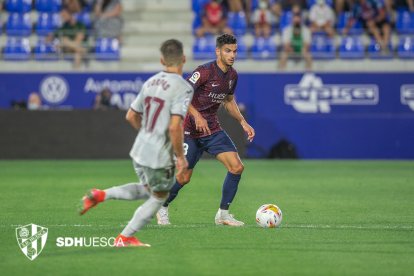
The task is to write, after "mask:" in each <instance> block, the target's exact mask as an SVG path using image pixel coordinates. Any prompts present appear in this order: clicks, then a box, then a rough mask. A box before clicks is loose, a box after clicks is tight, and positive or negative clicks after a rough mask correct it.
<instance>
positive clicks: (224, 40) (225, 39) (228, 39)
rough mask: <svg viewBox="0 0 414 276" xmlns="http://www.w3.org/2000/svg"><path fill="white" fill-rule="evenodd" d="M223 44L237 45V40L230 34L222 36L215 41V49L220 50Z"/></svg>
mask: <svg viewBox="0 0 414 276" xmlns="http://www.w3.org/2000/svg"><path fill="white" fill-rule="evenodd" d="M225 44H237V38H236V37H235V36H233V35H231V34H222V35H220V36H219V37H217V39H216V47H217V48H221V47H223V46H224V45H225Z"/></svg>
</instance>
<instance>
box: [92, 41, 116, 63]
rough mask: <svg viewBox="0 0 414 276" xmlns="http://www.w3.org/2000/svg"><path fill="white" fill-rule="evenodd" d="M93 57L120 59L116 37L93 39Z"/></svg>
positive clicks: (108, 59)
mask: <svg viewBox="0 0 414 276" xmlns="http://www.w3.org/2000/svg"><path fill="white" fill-rule="evenodd" d="M95 59H96V60H99V61H116V60H119V59H120V45H119V40H118V39H116V38H98V39H96V41H95Z"/></svg>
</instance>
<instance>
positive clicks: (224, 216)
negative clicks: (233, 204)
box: [214, 209, 244, 226]
mask: <svg viewBox="0 0 414 276" xmlns="http://www.w3.org/2000/svg"><path fill="white" fill-rule="evenodd" d="M214 221H215V223H216V225H228V226H243V225H244V222H242V221H239V220H237V219H235V218H234V217H233V215H232V214H229V210H221V209H219V210H218V211H217V214H216V218H215V219H214Z"/></svg>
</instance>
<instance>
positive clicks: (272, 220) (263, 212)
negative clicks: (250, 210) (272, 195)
mask: <svg viewBox="0 0 414 276" xmlns="http://www.w3.org/2000/svg"><path fill="white" fill-rule="evenodd" d="M281 222H282V210H280V208H279V207H277V206H276V205H275V204H264V205H262V206H260V208H259V209H258V210H257V212H256V223H257V224H258V225H259V226H261V227H263V228H276V227H278V226H279V225H280V223H281Z"/></svg>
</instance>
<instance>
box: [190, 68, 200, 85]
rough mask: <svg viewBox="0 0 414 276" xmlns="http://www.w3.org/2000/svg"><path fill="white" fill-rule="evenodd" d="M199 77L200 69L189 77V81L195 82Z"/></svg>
mask: <svg viewBox="0 0 414 276" xmlns="http://www.w3.org/2000/svg"><path fill="white" fill-rule="evenodd" d="M199 78H200V73H199V72H198V71H195V72H194V73H193V75H192V76H191V78H190V79H189V81H190V82H192V83H194V84H195V83H196V82H197V81H198V79H199Z"/></svg>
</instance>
